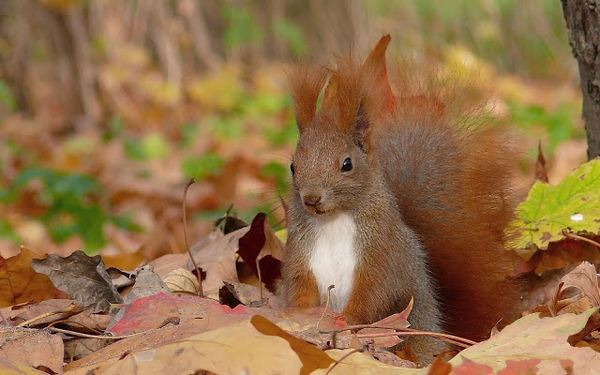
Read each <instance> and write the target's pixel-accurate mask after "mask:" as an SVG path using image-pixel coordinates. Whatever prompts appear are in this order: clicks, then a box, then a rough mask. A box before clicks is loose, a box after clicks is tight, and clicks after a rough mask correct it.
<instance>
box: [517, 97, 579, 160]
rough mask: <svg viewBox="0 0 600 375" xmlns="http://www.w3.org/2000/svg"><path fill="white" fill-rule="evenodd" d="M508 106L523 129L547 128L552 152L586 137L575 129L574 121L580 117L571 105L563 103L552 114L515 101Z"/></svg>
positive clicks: (535, 106) (536, 106) (549, 146)
mask: <svg viewBox="0 0 600 375" xmlns="http://www.w3.org/2000/svg"><path fill="white" fill-rule="evenodd" d="M507 105H508V108H509V110H510V113H511V116H512V122H513V123H514V124H515V125H517V126H520V127H522V128H523V129H527V128H530V127H531V126H543V127H545V129H546V131H547V134H548V145H547V147H548V148H549V151H550V152H553V151H554V150H555V149H556V146H558V145H559V144H560V143H561V142H563V141H566V140H568V139H571V138H574V137H583V135H584V134H583V133H582V132H577V131H576V129H575V126H574V125H575V124H574V123H573V119H574V118H576V117H577V116H578V111H577V110H576V109H575V108H574V106H573V105H571V104H570V103H563V104H561V105H560V106H558V107H557V108H556V109H555V110H554V111H552V112H550V111H547V110H546V109H545V108H544V107H542V106H539V105H522V104H520V103H517V102H513V101H508V102H507Z"/></svg>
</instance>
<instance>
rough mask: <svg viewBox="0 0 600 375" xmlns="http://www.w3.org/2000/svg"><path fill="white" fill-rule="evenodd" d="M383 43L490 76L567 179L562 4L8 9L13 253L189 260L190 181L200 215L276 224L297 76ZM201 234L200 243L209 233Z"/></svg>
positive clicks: (35, 3) (4, 97)
mask: <svg viewBox="0 0 600 375" xmlns="http://www.w3.org/2000/svg"><path fill="white" fill-rule="evenodd" d="M384 33H390V34H391V35H392V38H393V39H392V40H393V41H392V44H393V46H394V47H395V49H396V50H395V51H393V53H395V54H396V55H398V54H409V55H412V56H413V57H415V58H416V59H418V60H422V61H432V62H436V63H439V64H441V65H442V66H448V67H450V68H452V69H454V70H457V71H464V72H469V71H474V72H476V74H479V75H480V78H481V80H480V81H481V83H480V84H479V86H478V88H477V89H478V90H481V92H482V94H484V93H485V95H487V96H491V97H492V98H493V99H494V100H495V102H496V105H495V108H496V109H497V110H498V111H499V114H500V115H502V116H509V117H510V119H511V121H512V122H513V123H514V124H515V125H517V126H518V127H520V128H521V129H523V132H524V134H525V136H526V138H527V139H528V140H529V141H528V142H529V143H528V144H530V145H535V144H537V141H538V140H539V139H542V140H543V142H544V145H545V148H546V151H547V152H548V153H549V155H550V156H551V157H552V156H554V155H556V158H555V160H556V169H557V170H560V169H561V166H560V164H561V163H560V161H561V160H564V159H565V157H561V156H560V155H563V154H568V155H571V154H576V155H577V157H579V156H578V155H579V154H578V152H579V151H580V150H579V148H581V146H580V144H581V140H582V139H583V128H582V126H581V122H580V120H579V113H580V96H579V93H578V90H577V82H578V75H577V69H576V65H575V61H574V60H573V58H572V57H571V53H570V50H569V46H568V42H567V37H566V28H565V24H564V20H563V16H562V12H561V7H560V2H558V1H556V0H524V1H517V0H476V1H472V0H457V1H445V2H443V1H442V2H440V1H434V0H403V1H395V0H369V1H367V0H363V1H360V0H354V1H345V0H332V1H316V0H301V1H290V0H271V1H268V0H227V1H219V0H203V1H194V0H159V1H156V0H129V1H125V0H4V1H1V2H0V238H3V240H0V245H2V243H4V244H5V245H6V246H5V247H4V248H7V247H9V246H13V247H14V244H20V243H26V244H28V245H30V246H33V247H38V248H39V249H37V250H39V251H68V252H70V251H72V250H74V249H75V248H78V247H84V248H86V249H88V250H90V251H93V250H97V249H108V250H111V249H112V250H116V251H132V250H136V249H139V248H141V249H142V250H143V251H144V252H146V253H147V254H156V253H161V252H169V251H181V250H182V249H183V240H182V237H181V224H180V217H181V211H180V204H181V194H182V192H181V188H182V186H183V185H184V184H185V181H186V180H187V178H188V177H195V178H197V179H198V180H199V181H200V183H199V184H198V185H197V186H194V187H193V188H192V190H191V191H190V195H189V209H190V211H191V212H193V213H197V215H198V217H197V218H198V219H206V218H209V217H214V216H215V215H218V214H219V213H220V212H222V211H223V210H224V208H226V207H227V206H228V205H229V204H230V203H232V202H235V205H236V207H237V208H238V210H239V211H240V212H241V214H242V216H244V217H245V218H246V219H249V218H250V217H251V215H252V213H254V212H256V211H258V210H266V211H269V212H271V211H272V210H273V209H274V208H276V207H277V206H278V204H279V198H278V195H280V194H285V190H286V189H287V181H288V180H287V173H288V172H287V164H288V155H289V154H290V153H291V151H292V149H293V144H294V141H295V137H296V130H295V127H294V123H293V114H292V108H291V101H290V98H289V96H288V95H287V92H286V84H285V77H284V74H283V71H284V65H285V64H286V63H290V62H292V61H294V60H297V59H302V58H306V57H308V56H311V58H313V59H316V60H317V61H323V62H324V63H327V62H331V61H332V56H333V55H334V54H344V55H345V54H347V53H348V52H349V51H351V52H352V54H353V55H356V56H364V54H365V53H366V52H367V51H368V48H369V47H370V46H371V45H372V44H373V43H374V41H376V40H377V39H378V38H379V37H380V36H381V35H382V34H384ZM477 72H478V73H477ZM573 139H575V140H576V141H575V143H570V142H572V140H573ZM565 145H567V146H565ZM569 147H571V148H569ZM573 147H574V148H573ZM565 150H566V151H565ZM573 150H575V151H573ZM584 152H585V149H583V153H584ZM531 157H533V153H532V154H531ZM577 157H576V160H575V161H569V163H567V166H563V167H562V168H563V169H568V168H571V167H573V166H574V165H573V164H576V163H577V160H579V159H577ZM524 168H525V169H526V168H528V166H526V165H525V166H524ZM560 173H566V172H564V171H561V172H559V173H558V174H560ZM88 179H90V180H89V181H88ZM82 181H87V182H86V183H85V184H87V185H85V186H89V187H90V188H89V189H78V188H76V187H77V186H79V185H80V184H82ZM69 197H72V198H69ZM271 218H272V222H273V224H275V223H276V222H278V221H280V220H281V219H282V213H281V210H275V211H274V212H272V215H271ZM191 226H192V230H191V236H193V238H196V239H198V238H199V237H200V236H201V235H202V234H203V233H205V231H206V230H207V227H208V224H207V223H206V221H205V220H204V221H203V220H197V221H195V222H194V223H193V224H192V225H191ZM91 234H93V235H91ZM1 241H4V242H1ZM64 241H67V242H64ZM56 244H59V245H56ZM0 247H2V246H0Z"/></svg>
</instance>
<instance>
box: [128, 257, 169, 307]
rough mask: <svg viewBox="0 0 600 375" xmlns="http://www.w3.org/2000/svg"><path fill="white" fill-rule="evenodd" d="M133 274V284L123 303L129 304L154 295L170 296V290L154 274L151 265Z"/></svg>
mask: <svg viewBox="0 0 600 375" xmlns="http://www.w3.org/2000/svg"><path fill="white" fill-rule="evenodd" d="M133 274H134V275H135V284H133V287H132V288H131V290H130V291H129V293H127V296H125V301H124V303H127V304H129V303H131V302H133V301H135V300H136V299H138V298H142V297H148V296H153V295H155V294H159V293H163V294H171V290H170V289H169V287H168V286H167V285H166V284H165V282H164V281H163V280H162V279H161V278H160V277H159V276H158V275H157V274H156V273H154V268H153V267H152V266H151V265H145V266H143V267H140V268H137V269H136V270H135V271H134V272H133Z"/></svg>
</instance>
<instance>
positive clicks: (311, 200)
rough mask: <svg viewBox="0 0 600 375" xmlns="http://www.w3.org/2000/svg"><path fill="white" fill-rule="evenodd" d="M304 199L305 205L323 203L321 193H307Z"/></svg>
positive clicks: (314, 205)
mask: <svg viewBox="0 0 600 375" xmlns="http://www.w3.org/2000/svg"><path fill="white" fill-rule="evenodd" d="M302 201H303V202H304V205H305V206H308V207H317V205H318V204H319V203H321V196H320V195H312V194H311V195H305V196H303V197H302Z"/></svg>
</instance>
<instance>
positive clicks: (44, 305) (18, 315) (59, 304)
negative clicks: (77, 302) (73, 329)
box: [6, 299, 74, 326]
mask: <svg viewBox="0 0 600 375" xmlns="http://www.w3.org/2000/svg"><path fill="white" fill-rule="evenodd" d="M73 303H74V301H72V300H70V299H49V300H45V301H42V302H40V303H38V304H35V305H25V306H20V307H19V308H16V307H13V308H11V309H9V310H8V311H7V312H6V316H7V318H9V319H10V320H11V321H12V323H13V325H18V324H21V323H23V322H25V321H28V320H31V319H33V318H36V317H38V316H41V315H44V314H47V313H51V312H59V311H62V310H64V309H65V308H67V307H69V306H71V305H72V304H73ZM70 315H73V313H72V312H68V313H58V314H53V315H49V316H48V317H45V318H43V319H40V320H36V321H35V323H34V324H33V326H45V325H48V324H50V323H52V322H55V321H57V320H60V319H64V318H66V317H68V316H70Z"/></svg>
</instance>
